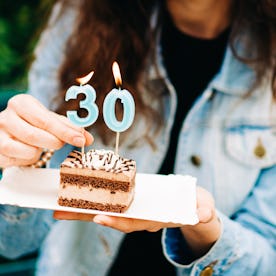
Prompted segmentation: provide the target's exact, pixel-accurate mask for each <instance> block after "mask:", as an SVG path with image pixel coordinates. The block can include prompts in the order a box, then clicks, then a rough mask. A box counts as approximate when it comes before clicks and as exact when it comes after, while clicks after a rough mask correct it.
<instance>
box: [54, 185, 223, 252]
mask: <svg viewBox="0 0 276 276" xmlns="http://www.w3.org/2000/svg"><path fill="white" fill-rule="evenodd" d="M197 213H198V218H199V223H198V224H196V225H180V224H174V223H163V222H156V221H149V220H140V219H132V218H122V217H115V216H106V215H90V214H82V213H70V212H62V211H56V212H55V213H54V218H56V219H65V220H84V221H91V222H92V221H94V222H96V223H98V224H101V225H104V226H107V227H111V228H114V229H116V230H119V231H121V232H124V233H130V232H134V231H142V230H146V231H149V232H156V231H158V230H160V229H162V228H172V227H180V229H181V232H182V233H183V235H184V237H185V239H186V240H187V243H188V244H189V246H190V248H191V250H192V251H193V253H194V255H195V256H200V255H202V254H204V253H205V252H207V251H208V250H209V248H210V247H211V246H212V245H213V244H214V242H215V241H217V240H218V238H219V236H220V233H221V225H220V222H219V220H218V218H217V216H216V212H215V205H214V200H213V197H212V196H211V194H210V193H209V192H207V191H206V190H205V189H203V188H201V187H197Z"/></svg>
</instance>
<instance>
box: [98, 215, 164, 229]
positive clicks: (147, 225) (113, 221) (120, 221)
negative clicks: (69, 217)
mask: <svg viewBox="0 0 276 276" xmlns="http://www.w3.org/2000/svg"><path fill="white" fill-rule="evenodd" d="M93 221H94V222H95V223H97V224H101V225H104V226H107V227H110V228H113V229H116V230H119V231H121V232H124V233H131V232H134V231H142V230H146V231H149V232H156V231H158V230H160V229H161V228H163V227H164V224H162V223H159V222H153V221H149V220H142V219H132V218H122V217H114V216H105V215H96V216H95V217H94V219H93Z"/></svg>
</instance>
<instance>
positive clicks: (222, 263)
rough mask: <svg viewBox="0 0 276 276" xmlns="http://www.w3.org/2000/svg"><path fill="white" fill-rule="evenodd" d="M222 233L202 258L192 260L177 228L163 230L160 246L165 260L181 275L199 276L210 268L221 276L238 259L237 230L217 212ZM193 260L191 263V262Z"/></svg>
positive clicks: (226, 218) (227, 219)
mask: <svg viewBox="0 0 276 276" xmlns="http://www.w3.org/2000/svg"><path fill="white" fill-rule="evenodd" d="M217 213H218V214H217V215H218V218H219V219H220V221H221V225H222V231H221V235H220V237H219V239H218V240H217V241H216V242H215V244H214V245H213V246H212V247H211V248H210V250H209V251H208V252H207V253H206V254H205V255H204V256H202V257H200V258H198V259H196V260H193V256H192V254H191V251H190V250H189V247H188V245H187V243H186V241H185V239H184V237H183V235H182V233H181V231H180V229H179V228H168V229H164V230H163V235H162V245H163V250H164V254H165V256H166V258H167V259H168V261H169V262H171V263H172V264H173V265H174V266H176V267H177V268H180V269H181V271H182V273H183V275H186V274H187V275H199V274H200V273H201V271H202V270H204V269H205V268H206V267H211V268H212V270H213V271H214V275H221V274H222V273H223V272H224V271H225V270H227V269H229V266H230V265H231V264H232V263H233V262H234V261H235V260H237V259H238V255H239V254H238V244H239V241H238V237H239V235H238V229H237V228H236V227H235V225H233V224H231V221H230V219H229V218H228V217H226V216H225V215H223V214H221V213H219V212H217ZM191 260H193V261H191Z"/></svg>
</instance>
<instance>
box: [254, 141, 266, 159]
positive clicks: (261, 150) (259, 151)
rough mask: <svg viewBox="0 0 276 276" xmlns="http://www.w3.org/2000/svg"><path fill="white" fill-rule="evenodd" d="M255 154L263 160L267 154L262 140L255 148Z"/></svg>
mask: <svg viewBox="0 0 276 276" xmlns="http://www.w3.org/2000/svg"><path fill="white" fill-rule="evenodd" d="M254 154H255V156H256V157H258V158H263V157H264V156H265V154H266V150H265V147H264V145H263V143H262V140H261V139H260V138H259V139H258V141H257V144H256V146H255V148H254Z"/></svg>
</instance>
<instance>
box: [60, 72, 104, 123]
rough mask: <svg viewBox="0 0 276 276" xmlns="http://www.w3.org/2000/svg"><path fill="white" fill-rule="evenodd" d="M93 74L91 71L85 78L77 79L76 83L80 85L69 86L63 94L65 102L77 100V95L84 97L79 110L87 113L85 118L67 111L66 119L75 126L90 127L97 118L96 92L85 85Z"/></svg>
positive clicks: (72, 111) (74, 112)
mask: <svg viewBox="0 0 276 276" xmlns="http://www.w3.org/2000/svg"><path fill="white" fill-rule="evenodd" d="M93 74H94V72H93V71H92V72H91V73H89V74H88V75H87V76H85V77H83V78H78V79H77V82H79V83H80V86H76V85H73V86H71V87H70V88H69V89H68V90H67V92H66V94H65V101H69V100H72V99H77V96H78V95H79V94H84V95H85V99H84V100H83V101H80V108H84V109H86V110H87V112H88V115H87V116H86V117H85V118H81V117H79V115H78V113H77V111H75V110H69V111H67V117H68V119H69V120H70V121H71V122H72V123H73V124H75V125H77V126H81V127H86V126H90V125H92V124H93V123H94V122H95V121H96V120H97V118H98V116H99V109H98V107H97V105H96V104H95V100H96V91H95V89H94V88H93V87H92V86H91V85H89V84H86V83H88V82H89V80H90V79H91V78H92V76H93ZM84 84H85V85H84Z"/></svg>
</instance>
